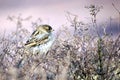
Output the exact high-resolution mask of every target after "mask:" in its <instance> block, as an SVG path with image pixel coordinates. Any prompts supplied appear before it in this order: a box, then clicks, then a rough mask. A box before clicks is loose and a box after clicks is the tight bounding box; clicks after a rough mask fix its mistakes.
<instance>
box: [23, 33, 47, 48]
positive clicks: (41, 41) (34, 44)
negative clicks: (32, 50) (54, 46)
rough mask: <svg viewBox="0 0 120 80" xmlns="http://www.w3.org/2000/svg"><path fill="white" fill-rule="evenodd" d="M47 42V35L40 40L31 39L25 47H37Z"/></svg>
mask: <svg viewBox="0 0 120 80" xmlns="http://www.w3.org/2000/svg"><path fill="white" fill-rule="evenodd" d="M48 40H49V35H48V34H46V35H44V36H42V37H41V38H36V37H34V38H31V39H30V40H28V41H27V42H26V44H25V46H27V47H34V46H38V45H41V44H44V43H46V42H47V41H48Z"/></svg>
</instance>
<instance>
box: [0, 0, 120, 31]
mask: <svg viewBox="0 0 120 80" xmlns="http://www.w3.org/2000/svg"><path fill="white" fill-rule="evenodd" d="M112 3H114V4H115V5H116V7H117V8H118V9H119V10H120V5H119V4H120V0H0V28H1V29H2V30H1V31H3V30H4V29H7V30H12V29H13V28H15V25H14V24H13V23H11V22H9V21H8V20H6V19H7V16H8V15H10V16H13V15H14V16H18V15H19V14H22V17H23V18H24V17H28V16H32V21H35V20H36V19H37V18H41V19H42V20H43V23H45V24H50V25H51V26H53V28H56V27H60V26H61V25H63V24H66V23H67V20H66V17H65V15H66V11H69V12H71V13H73V14H76V15H78V16H79V19H80V20H81V21H84V22H87V20H88V19H87V18H88V17H90V15H89V13H88V10H87V9H85V8H84V7H85V6H87V5H90V4H96V5H100V6H103V9H102V10H101V12H100V13H99V15H98V21H102V22H104V21H107V20H108V18H109V17H110V16H111V17H112V18H117V17H118V14H117V12H116V10H115V9H114V8H113V6H112ZM26 26H29V24H28V25H27V24H26Z"/></svg>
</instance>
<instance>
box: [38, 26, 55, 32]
mask: <svg viewBox="0 0 120 80" xmlns="http://www.w3.org/2000/svg"><path fill="white" fill-rule="evenodd" d="M37 30H40V31H43V32H48V33H50V32H52V31H54V30H53V29H52V27H51V26H49V25H40V26H38V27H37Z"/></svg>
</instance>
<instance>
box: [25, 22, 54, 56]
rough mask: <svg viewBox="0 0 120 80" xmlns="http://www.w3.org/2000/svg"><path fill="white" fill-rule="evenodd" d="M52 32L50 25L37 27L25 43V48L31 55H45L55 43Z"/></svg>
mask: <svg viewBox="0 0 120 80" xmlns="http://www.w3.org/2000/svg"><path fill="white" fill-rule="evenodd" d="M53 31H54V30H53V29H52V27H51V26H50V25H47V24H44V25H39V26H38V27H37V28H36V30H35V31H34V32H33V33H32V34H31V36H30V38H29V39H28V40H27V41H26V43H25V47H26V48H27V49H28V50H30V52H32V53H33V54H46V53H47V52H48V51H49V49H50V48H51V46H52V44H53V43H54V41H55V39H54V36H53Z"/></svg>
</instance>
